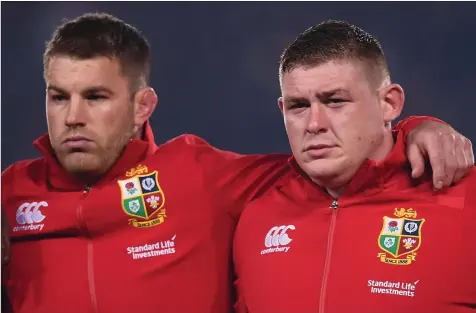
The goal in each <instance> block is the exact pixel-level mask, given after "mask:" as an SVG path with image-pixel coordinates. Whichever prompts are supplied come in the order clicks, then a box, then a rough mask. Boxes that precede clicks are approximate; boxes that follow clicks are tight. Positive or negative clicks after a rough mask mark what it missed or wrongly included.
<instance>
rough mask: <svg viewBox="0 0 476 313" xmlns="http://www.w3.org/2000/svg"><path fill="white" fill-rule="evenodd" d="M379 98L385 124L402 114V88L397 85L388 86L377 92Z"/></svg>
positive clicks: (403, 98)
mask: <svg viewBox="0 0 476 313" xmlns="http://www.w3.org/2000/svg"><path fill="white" fill-rule="evenodd" d="M379 98H380V106H381V107H382V112H383V119H384V121H385V123H390V122H392V121H394V120H395V119H397V118H398V117H399V116H400V114H401V113H402V110H403V104H404V102H405V94H404V92H403V88H402V87H401V86H400V85H398V84H390V85H389V86H387V87H385V88H382V89H381V90H380V91H379Z"/></svg>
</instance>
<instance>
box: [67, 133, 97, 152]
mask: <svg viewBox="0 0 476 313" xmlns="http://www.w3.org/2000/svg"><path fill="white" fill-rule="evenodd" d="M91 142H92V140H90V139H88V138H87V137H84V136H70V137H68V138H66V139H65V140H64V141H63V145H65V146H66V147H68V148H69V149H73V150H84V149H86V148H87V147H88V146H89V145H90V144H91Z"/></svg>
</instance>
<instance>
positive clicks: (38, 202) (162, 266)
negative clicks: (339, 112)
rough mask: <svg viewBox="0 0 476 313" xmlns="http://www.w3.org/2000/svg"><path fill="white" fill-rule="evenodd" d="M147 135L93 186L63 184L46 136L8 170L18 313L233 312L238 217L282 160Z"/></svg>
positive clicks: (11, 291) (409, 123) (412, 121)
mask: <svg viewBox="0 0 476 313" xmlns="http://www.w3.org/2000/svg"><path fill="white" fill-rule="evenodd" d="M422 119H423V120H428V119H429V118H426V117H422V118H408V119H407V120H406V122H404V123H401V124H400V125H398V127H402V128H403V129H404V130H406V131H407V132H408V131H410V130H411V129H413V128H414V126H415V125H416V124H418V123H419V122H421V120H422ZM146 133H147V136H146V140H145V141H139V140H132V141H131V142H130V143H129V145H128V146H127V148H126V149H125V151H124V153H123V154H122V156H121V157H120V159H119V160H118V161H117V162H116V164H115V165H114V167H113V168H112V169H111V171H110V172H109V173H108V174H107V175H106V176H105V177H104V178H103V179H102V180H101V181H100V182H98V183H97V184H96V185H94V186H84V185H81V184H78V183H77V182H75V181H72V180H71V179H70V178H69V176H68V175H67V174H66V173H65V172H64V170H63V169H62V168H61V167H60V166H59V165H58V163H57V162H56V160H55V159H54V157H53V156H52V151H51V146H50V144H49V140H48V137H47V136H43V137H42V138H40V139H39V140H38V141H36V143H35V145H36V146H37V147H38V148H39V149H40V151H41V152H42V154H43V158H40V159H36V160H29V161H21V162H18V163H16V164H14V165H13V166H11V167H10V168H8V169H7V170H6V171H5V172H4V173H3V175H2V189H3V190H2V191H3V192H2V209H3V210H4V212H5V214H6V215H7V217H8V219H9V221H10V224H11V227H12V229H11V235H12V246H11V262H10V266H9V270H8V271H7V272H4V273H2V274H3V279H4V281H6V285H7V289H8V295H9V298H10V301H11V302H12V308H13V311H14V312H16V313H23V312H25V313H40V312H44V313H68V312H71V313H73V312H75V313H76V312H80V313H87V312H104V313H121V312H124V313H130V312H137V313H147V312H154V313H159V312H163V313H174V312H177V313H178V312H180V313H195V312H196V313H202V312H203V313H211V312H220V313H221V312H230V311H231V307H232V302H233V300H232V285H233V284H232V270H231V257H232V255H231V245H232V236H233V232H234V229H235V226H236V222H237V219H238V217H239V215H240V213H241V211H242V208H243V207H244V204H245V202H247V201H248V199H251V198H252V197H254V196H255V195H257V194H258V193H259V192H260V191H262V190H263V191H264V190H266V189H267V188H268V187H269V186H271V185H272V184H273V183H274V182H275V181H276V180H277V179H278V178H279V179H283V178H285V177H286V175H287V174H286V173H288V174H289V173H290V171H289V170H288V166H287V160H288V158H289V156H286V155H270V156H241V155H238V154H235V153H231V152H224V151H221V150H218V149H215V148H213V147H212V146H210V145H209V144H207V143H206V142H205V141H204V140H202V139H200V138H198V137H196V136H192V135H184V136H180V137H178V138H176V139H173V140H171V141H169V142H167V143H165V144H163V145H161V146H160V147H157V146H156V145H155V143H154V140H153V135H152V132H151V130H150V128H149V127H148V128H147V132H146Z"/></svg>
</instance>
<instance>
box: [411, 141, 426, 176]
mask: <svg viewBox="0 0 476 313" xmlns="http://www.w3.org/2000/svg"><path fill="white" fill-rule="evenodd" d="M407 157H408V161H409V162H410V166H411V167H412V177H413V178H418V177H420V176H421V175H422V174H423V173H424V172H425V157H424V156H423V153H422V152H421V150H420V148H419V147H418V145H417V144H410V145H409V146H408V149H407Z"/></svg>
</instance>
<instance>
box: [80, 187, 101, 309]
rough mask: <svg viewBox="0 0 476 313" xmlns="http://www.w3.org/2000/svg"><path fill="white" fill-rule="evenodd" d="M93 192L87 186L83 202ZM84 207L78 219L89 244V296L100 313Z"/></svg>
mask: <svg viewBox="0 0 476 313" xmlns="http://www.w3.org/2000/svg"><path fill="white" fill-rule="evenodd" d="M90 191H91V185H86V186H85V187H84V190H83V197H82V200H84V199H86V197H87V196H88V194H89V192H90ZM82 211H83V206H82V205H81V204H80V205H79V206H78V209H77V215H78V219H79V221H80V225H81V229H82V230H83V232H84V234H85V235H86V240H87V241H88V244H87V266H88V285H89V295H90V297H91V306H92V307H93V311H94V312H98V311H99V310H98V305H97V298H96V286H95V284H94V254H93V252H94V250H93V242H92V237H91V234H90V233H89V230H88V228H87V227H86V225H85V224H84V222H83V218H82Z"/></svg>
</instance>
